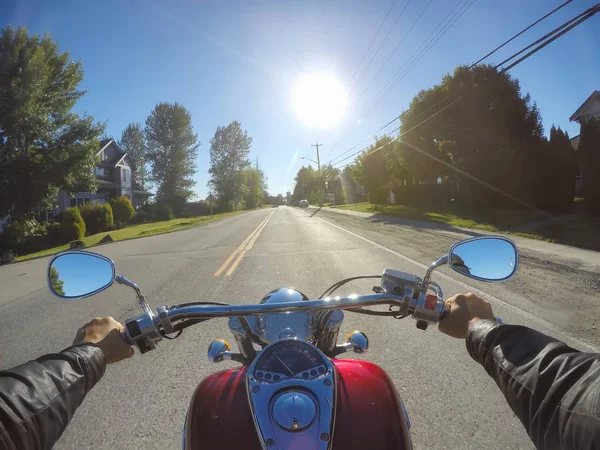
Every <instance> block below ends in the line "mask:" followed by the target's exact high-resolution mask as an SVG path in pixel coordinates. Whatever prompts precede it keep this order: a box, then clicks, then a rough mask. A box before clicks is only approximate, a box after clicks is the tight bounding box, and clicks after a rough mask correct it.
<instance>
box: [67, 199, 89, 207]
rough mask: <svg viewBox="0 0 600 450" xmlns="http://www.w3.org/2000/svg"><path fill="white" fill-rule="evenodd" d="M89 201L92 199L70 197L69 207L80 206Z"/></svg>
mask: <svg viewBox="0 0 600 450" xmlns="http://www.w3.org/2000/svg"><path fill="white" fill-rule="evenodd" d="M91 201H92V199H91V198H90V197H71V199H70V200H69V206H81V205H85V204H86V203H89V202H91Z"/></svg>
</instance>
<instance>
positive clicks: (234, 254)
mask: <svg viewBox="0 0 600 450" xmlns="http://www.w3.org/2000/svg"><path fill="white" fill-rule="evenodd" d="M272 214H273V212H272V213H271V215H272ZM271 215H269V216H267V217H266V218H265V220H263V221H262V222H261V223H260V224H259V225H258V227H256V228H255V229H254V230H253V231H252V233H250V234H249V235H248V237H247V238H246V239H244V242H242V243H241V244H240V246H239V247H238V248H236V249H235V251H234V252H233V253H232V254H231V255H230V256H229V258H227V260H226V261H225V262H224V263H223V265H222V266H221V267H219V270H217V271H216V272H215V274H214V276H215V277H218V276H219V275H221V273H223V271H224V270H225V269H226V268H227V266H228V265H229V263H231V261H232V260H233V258H235V256H236V255H237V254H238V253H239V252H240V251H242V249H243V248H244V247H245V246H246V244H247V243H248V242H249V241H250V239H252V236H254V235H255V234H256V232H257V231H258V230H259V228H260V227H262V226H263V224H265V223H266V222H267V221H268V220H269V219H270V218H271Z"/></svg>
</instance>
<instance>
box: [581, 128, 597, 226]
mask: <svg viewBox="0 0 600 450" xmlns="http://www.w3.org/2000/svg"><path fill="white" fill-rule="evenodd" d="M598 149H600V120H598V119H589V120H586V121H582V122H581V133H580V137H579V147H578V152H579V153H580V156H579V162H580V167H581V172H582V175H583V186H584V187H583V188H584V190H585V191H584V197H585V204H586V208H587V209H588V212H589V213H590V214H593V215H600V152H599V151H598Z"/></svg>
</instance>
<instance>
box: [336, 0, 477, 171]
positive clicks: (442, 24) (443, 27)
mask: <svg viewBox="0 0 600 450" xmlns="http://www.w3.org/2000/svg"><path fill="white" fill-rule="evenodd" d="M469 1H470V2H471V3H470V4H468V3H469ZM461 2H462V0H459V1H458V2H457V3H456V5H454V8H452V10H451V11H450V12H449V13H448V14H447V15H446V17H444V19H443V20H442V21H441V22H440V23H439V24H438V26H437V27H436V28H435V29H434V30H433V31H432V32H431V33H430V34H429V36H428V37H427V38H426V39H425V41H423V43H422V44H421V45H420V46H419V47H418V48H417V50H416V51H415V52H414V53H413V54H412V55H411V57H410V58H409V59H408V60H407V61H406V62H405V63H404V64H403V65H402V67H400V69H399V70H398V71H397V72H396V75H397V74H398V73H399V72H400V71H402V69H403V68H405V67H406V66H407V64H409V63H410V61H411V60H412V59H413V58H414V57H415V55H418V54H419V53H420V52H422V50H421V49H422V48H423V47H424V46H425V47H427V46H428V45H429V40H430V39H431V37H432V36H433V37H434V39H435V37H436V36H438V35H439V37H438V39H437V40H439V38H441V36H443V35H444V34H445V33H446V32H447V31H448V30H449V29H450V28H451V27H452V25H454V23H456V21H457V20H458V19H460V17H461V16H462V15H463V14H464V13H465V12H466V11H467V9H469V8H470V7H471V5H472V4H473V3H474V2H475V0H466V1H465V2H464V4H463V5H462V6H461V7H460V8H459V9H458V11H457V12H456V13H455V14H454V16H453V17H452V18H450V20H449V21H448V22H446V21H447V20H448V18H449V17H450V16H452V14H453V13H454V11H455V10H456V8H457V7H458V5H460V4H461ZM467 4H468V6H467ZM465 6H467V7H466V8H465ZM463 8H464V9H463ZM461 10H462V12H461ZM440 28H441V30H440ZM436 33H437V34H436ZM440 33H441V34H440ZM437 40H436V41H435V42H433V44H432V45H431V46H429V47H428V48H427V50H426V51H429V50H430V49H431V47H432V46H433V45H435V43H436V42H437ZM423 56H424V54H423ZM417 62H418V61H417ZM412 67H414V65H412V66H411V67H410V69H409V70H408V71H410V70H411V69H412ZM408 71H407V72H406V73H408ZM396 75H394V77H392V81H391V83H394V80H395V78H396ZM389 86H390V83H388V84H387V85H386V87H384V89H383V90H382V91H381V92H383V95H380V97H379V98H378V100H376V103H375V104H374V105H371V106H370V107H369V108H368V110H367V112H366V113H364V114H363V117H362V119H364V118H365V117H366V116H367V115H368V114H370V113H371V112H372V111H373V109H375V107H377V105H379V103H381V101H382V100H383V99H384V98H385V96H386V95H387V94H388V92H389V91H390V90H391V89H390V88H389ZM394 86H395V84H394ZM394 86H392V89H393V87H394ZM381 92H380V94H381ZM395 120H396V119H394V120H392V121H390V122H389V123H387V124H386V125H384V126H383V127H381V128H380V129H379V130H377V131H376V132H375V133H372V134H370V135H369V136H367V137H366V138H364V139H363V140H362V141H361V142H359V143H358V144H356V145H355V146H353V147H351V148H350V149H348V150H346V151H345V152H343V153H342V154H340V155H338V156H337V157H335V158H333V159H331V160H330V161H329V162H332V161H334V160H336V159H338V158H339V157H340V156H343V155H345V154H346V153H348V152H349V151H350V150H352V149H353V148H355V147H357V146H358V145H360V144H361V143H362V142H364V141H366V140H367V139H369V138H371V137H373V136H375V135H376V134H377V133H379V132H380V131H382V130H384V129H385V128H387V127H388V126H389V125H391V124H392V123H393V122H394V121H395ZM361 122H362V120H361ZM359 124H360V123H356V124H354V125H353V126H352V127H350V129H349V130H348V131H347V132H346V134H344V136H342V137H341V138H340V139H339V140H338V141H337V142H336V143H335V144H334V145H333V146H332V150H333V148H334V147H336V146H337V145H338V144H339V143H340V142H342V141H343V140H344V139H345V138H346V137H347V136H348V135H349V134H350V133H351V132H352V131H354V130H355V129H356V127H357V126H358V125H359Z"/></svg>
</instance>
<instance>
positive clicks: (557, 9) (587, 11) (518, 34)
mask: <svg viewBox="0 0 600 450" xmlns="http://www.w3.org/2000/svg"><path fill="white" fill-rule="evenodd" d="M572 1H573V0H567V1H566V2H564V3H562V4H561V5H559V6H558V7H556V8H555V9H553V10H552V11H550V12H549V13H547V14H545V15H544V16H542V17H541V18H539V19H538V20H536V21H535V22H533V23H532V24H531V25H529V26H527V27H526V28H524V29H523V30H521V31H519V32H518V33H517V34H515V35H514V36H512V37H511V38H510V39H508V40H507V41H505V42H504V43H502V44H501V45H499V46H498V47H496V48H495V49H494V50H492V51H491V52H489V53H488V54H487V55H485V56H484V57H482V58H480V59H479V60H478V61H477V62H475V63H474V64H472V65H471V66H470V68H472V67H474V66H475V65H477V64H478V63H480V62H482V61H483V60H485V59H486V58H488V57H489V56H491V55H492V54H494V53H495V52H497V51H498V50H500V49H501V48H503V47H504V46H506V45H507V44H508V43H510V42H511V41H513V40H514V39H516V38H517V37H518V36H520V35H522V34H523V33H525V32H526V31H528V30H530V29H531V28H532V27H533V26H535V25H537V24H539V23H540V22H542V21H543V20H544V19H546V18H548V17H550V16H551V15H552V14H554V13H556V12H557V11H559V10H560V9H562V8H563V7H564V6H566V5H568V4H569V3H571V2H572ZM463 6H464V5H463ZM469 6H470V5H469ZM596 6H598V5H596ZM594 8H596V7H592V8H589V9H588V10H586V11H585V12H583V13H581V14H579V15H577V16H576V17H574V18H573V19H571V20H569V21H568V22H566V23H564V24H562V25H561V26H559V27H558V28H556V29H555V30H553V31H551V32H550V33H548V34H546V35H545V36H544V37H543V38H540V39H538V40H537V41H536V42H535V43H533V44H530V45H529V46H527V47H525V48H524V49H522V50H520V51H519V52H517V53H516V54H513V55H512V56H511V57H510V58H508V59H506V60H504V61H503V62H502V63H500V64H497V65H496V66H495V68H498V67H499V66H500V65H502V64H503V63H506V62H507V61H509V60H511V59H513V58H514V57H516V56H518V55H519V54H521V53H523V52H524V51H526V50H527V49H529V48H531V47H532V46H534V45H536V43H539V42H540V41H541V40H543V39H544V38H547V37H549V36H551V35H552V34H553V33H555V32H557V31H558V30H560V29H562V28H564V27H565V26H567V25H569V24H571V23H573V22H574V21H576V20H578V19H579V18H581V17H583V16H585V15H586V14H589V13H590V11H592V10H593V9H594ZM451 13H452V11H451V12H450V14H451ZM463 13H464V11H463ZM447 17H448V16H447ZM447 17H446V18H447ZM444 20H446V19H444ZM584 20H587V19H584ZM579 23H580V22H578V23H577V24H576V25H578V24H579ZM576 25H575V26H576ZM569 29H571V28H569ZM446 31H447V30H446ZM567 31H568V30H567ZM562 34H564V33H562ZM562 34H561V35H562ZM442 36H443V34H442ZM440 38H441V36H440V37H439V38H438V39H437V40H439V39H440ZM428 39H429V38H428ZM437 40H436V41H435V42H437ZM426 41H427V40H426ZM435 42H433V45H434V44H435ZM550 42H551V41H550ZM550 42H548V43H550ZM546 45H548V44H546ZM429 48H431V47H429ZM417 52H418V50H417ZM417 52H415V54H416V53H417ZM534 53H535V52H534ZM415 54H413V56H414V55H415ZM531 54H533V53H531ZM423 56H424V54H423ZM421 57H422V56H421ZM411 58H412V56H411ZM419 60H420V58H419V59H418V60H416V62H415V64H416V63H417V62H418V61H419ZM409 61H410V59H409ZM519 62H520V61H519ZM415 64H413V65H412V66H411V68H412V67H414V65H415ZM512 67H514V66H510V67H509V68H507V69H506V70H508V69H510V68H512ZM401 69H402V68H401ZM404 76H405V75H403V76H402V78H403V77H404ZM402 78H399V79H396V81H394V82H393V83H394V84H393V85H392V86H391V88H387V90H386V88H384V91H385V92H384V94H383V95H382V96H381V97H380V98H379V99H378V100H377V101H376V103H375V104H374V105H373V106H372V107H370V108H369V110H368V111H367V113H365V115H364V116H363V119H364V117H365V116H366V115H367V114H369V113H370V112H372V111H373V110H374V108H375V107H376V106H378V105H379V104H380V103H381V101H382V100H383V99H384V98H385V96H387V95H388V94H389V92H391V90H393V88H394V87H395V86H396V85H397V84H398V82H399V81H401V79H402ZM449 83H450V82H447V83H444V84H443V85H442V86H440V87H439V89H443V88H444V87H446V86H447V85H448V84H449ZM466 87H468V86H464V87H463V88H461V89H460V91H459V92H458V93H455V94H450V95H449V96H447V97H446V98H444V99H441V100H439V101H438V102H437V103H435V104H434V105H432V106H431V107H430V108H428V109H427V110H425V111H423V112H422V113H421V114H419V115H418V116H417V118H419V117H421V116H422V115H424V114H426V113H427V112H429V111H430V110H432V109H433V108H435V107H436V106H438V105H440V104H441V103H443V102H445V101H446V100H448V99H449V97H451V96H452V95H457V94H459V93H460V92H462V91H463V90H464V89H465V88H466ZM403 113H404V112H403ZM403 113H402V114H403ZM402 114H400V115H398V116H396V117H395V118H393V119H392V120H390V121H389V122H388V123H387V124H385V125H384V126H383V127H381V128H380V129H379V130H378V131H376V132H375V133H372V134H370V135H369V136H368V137H367V138H365V139H363V140H362V141H361V143H362V142H364V141H365V140H367V139H369V138H370V137H373V136H375V135H376V134H377V133H379V132H380V131H382V130H384V129H385V128H387V127H388V126H389V125H391V124H392V123H393V122H395V121H396V120H398V119H400V117H401V116H402ZM348 134H349V133H347V134H346V135H345V136H344V138H345V137H346V136H347V135H348ZM344 138H342V139H344ZM336 145H337V144H336ZM358 145H360V143H359V144H356V145H354V146H353V147H351V148H350V149H348V150H346V151H345V152H343V153H341V154H340V155H338V156H337V157H335V158H333V159H331V160H330V161H329V162H328V164H329V163H332V162H333V161H335V160H337V159H339V158H340V157H341V156H343V155H345V154H347V153H348V152H349V151H351V150H352V149H354V148H356V147H357V146H358ZM363 150H364V149H363ZM363 150H361V151H363ZM355 154H356V153H355ZM346 159H347V158H345V159H343V160H341V161H338V162H336V163H335V164H339V163H340V162H342V161H345V160H346ZM344 167H345V166H344Z"/></svg>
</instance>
